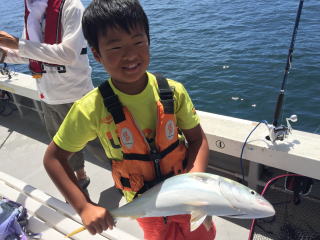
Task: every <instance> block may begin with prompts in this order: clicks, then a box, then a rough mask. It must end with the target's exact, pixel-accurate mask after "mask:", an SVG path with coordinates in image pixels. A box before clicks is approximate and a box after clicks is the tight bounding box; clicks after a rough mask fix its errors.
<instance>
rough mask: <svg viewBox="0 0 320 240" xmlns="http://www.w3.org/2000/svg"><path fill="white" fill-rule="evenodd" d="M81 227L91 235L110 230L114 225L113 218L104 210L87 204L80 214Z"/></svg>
mask: <svg viewBox="0 0 320 240" xmlns="http://www.w3.org/2000/svg"><path fill="white" fill-rule="evenodd" d="M80 217H81V219H82V222H83V225H84V226H85V227H86V229H87V230H88V231H89V232H90V233H91V234H93V235H94V234H96V233H101V232H103V231H105V230H107V229H108V228H110V229H112V228H113V226H114V225H115V224H114V220H113V217H112V216H111V214H110V213H109V211H108V210H107V209H106V208H103V207H100V206H97V205H94V204H92V203H87V205H86V206H85V208H84V209H83V210H82V211H81V212H80Z"/></svg>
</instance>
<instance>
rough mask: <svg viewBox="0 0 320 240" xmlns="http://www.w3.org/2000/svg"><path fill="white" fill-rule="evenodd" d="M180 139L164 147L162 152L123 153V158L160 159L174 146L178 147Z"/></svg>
mask: <svg viewBox="0 0 320 240" xmlns="http://www.w3.org/2000/svg"><path fill="white" fill-rule="evenodd" d="M179 144H180V141H179V140H177V141H175V142H174V143H172V144H171V145H170V146H168V147H167V148H166V149H164V150H163V151H162V152H156V153H152V152H151V153H150V154H138V153H124V154H123V159H125V160H140V161H153V160H154V159H156V158H157V159H162V158H164V157H165V156H166V155H167V154H168V153H170V152H172V151H173V150H174V149H175V148H176V147H178V146H179Z"/></svg>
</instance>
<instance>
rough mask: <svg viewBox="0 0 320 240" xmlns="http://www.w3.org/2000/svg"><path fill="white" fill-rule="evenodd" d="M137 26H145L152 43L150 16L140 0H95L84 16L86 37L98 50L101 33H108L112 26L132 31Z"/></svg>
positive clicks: (83, 25)
mask: <svg viewBox="0 0 320 240" xmlns="http://www.w3.org/2000/svg"><path fill="white" fill-rule="evenodd" d="M137 26H142V27H143V28H144V30H145V31H146V34H147V37H148V41H149V43H150V36H149V22H148V18H147V15H146V14H145V12H144V10H143V8H142V6H141V5H140V3H139V1H138V0H93V1H92V2H91V3H90V5H89V6H88V7H87V8H86V10H85V11H84V13H83V17H82V30H83V34H84V37H85V38H86V40H87V41H88V44H89V46H90V47H93V48H94V49H95V50H96V51H98V52H99V46H98V36H99V35H100V34H107V30H108V29H111V28H120V29H123V30H125V31H126V32H128V33H130V30H131V29H133V28H134V27H137Z"/></svg>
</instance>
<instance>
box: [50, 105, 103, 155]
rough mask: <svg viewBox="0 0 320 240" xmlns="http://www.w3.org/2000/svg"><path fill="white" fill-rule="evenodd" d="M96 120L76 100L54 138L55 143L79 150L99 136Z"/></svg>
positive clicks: (72, 149)
mask: <svg viewBox="0 0 320 240" xmlns="http://www.w3.org/2000/svg"><path fill="white" fill-rule="evenodd" d="M95 129H96V128H95V121H94V119H92V118H90V117H89V116H88V114H87V113H85V112H84V111H82V109H81V107H80V105H79V102H75V103H74V104H73V106H72V108H71V109H70V111H69V113H68V114H67V116H66V117H65V119H64V121H63V123H62V124H61V126H60V128H59V130H58V132H57V133H56V135H55V136H54V138H53V141H54V143H55V144H57V145H58V146H59V147H60V148H62V149H64V150H66V151H69V152H78V151H80V150H81V149H83V148H84V147H85V146H86V144H87V143H88V141H91V140H93V139H95V138H96V137H97V133H96V130H95Z"/></svg>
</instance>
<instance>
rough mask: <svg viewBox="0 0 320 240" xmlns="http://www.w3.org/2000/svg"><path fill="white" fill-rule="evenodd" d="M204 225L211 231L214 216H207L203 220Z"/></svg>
mask: <svg viewBox="0 0 320 240" xmlns="http://www.w3.org/2000/svg"><path fill="white" fill-rule="evenodd" d="M203 225H204V227H205V228H206V229H207V231H208V232H209V230H210V229H211V228H212V226H213V222H212V216H207V217H206V219H205V220H204V221H203Z"/></svg>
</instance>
